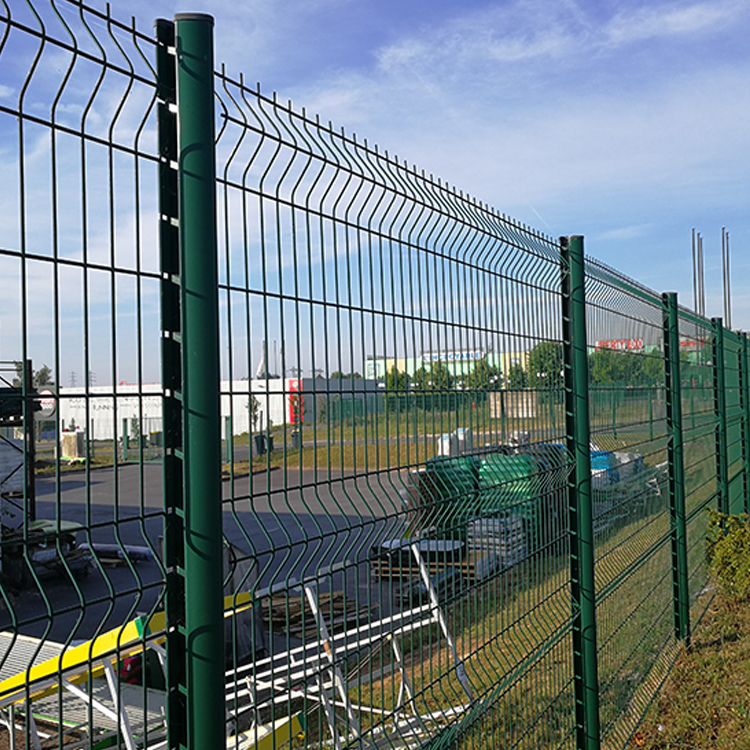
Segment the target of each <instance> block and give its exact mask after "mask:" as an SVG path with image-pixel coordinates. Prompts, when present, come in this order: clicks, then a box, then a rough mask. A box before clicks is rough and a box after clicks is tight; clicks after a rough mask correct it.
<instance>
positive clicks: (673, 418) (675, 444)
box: [662, 292, 690, 644]
mask: <svg viewBox="0 0 750 750" xmlns="http://www.w3.org/2000/svg"><path fill="white" fill-rule="evenodd" d="M662 302H663V303H664V376H665V385H666V397H667V433H668V440H669V442H668V444H667V459H668V466H669V510H670V519H671V529H670V532H671V533H670V536H671V541H672V593H673V598H672V602H673V609H674V631H675V638H677V639H679V640H682V639H684V640H685V641H686V643H688V644H689V641H690V592H689V588H688V563H687V523H686V520H685V457H684V446H683V440H682V393H681V379H680V323H679V317H678V313H677V295H676V294H675V293H673V292H670V293H665V294H663V295H662Z"/></svg>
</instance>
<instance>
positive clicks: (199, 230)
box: [174, 13, 226, 750]
mask: <svg viewBox="0 0 750 750" xmlns="http://www.w3.org/2000/svg"><path fill="white" fill-rule="evenodd" d="M174 20H175V44H176V51H177V120H178V164H179V176H178V180H179V221H180V260H181V282H182V283H181V303H182V373H183V377H182V381H183V383H182V387H183V390H182V398H183V441H184V462H183V466H184V469H183V472H184V473H183V476H184V493H185V494H184V503H185V520H184V529H185V550H184V554H185V680H186V689H187V695H186V713H187V716H186V721H187V746H188V747H189V748H190V750H216V748H219V747H224V744H225V742H226V739H225V725H224V712H225V706H224V624H223V597H222V536H221V534H222V515H221V409H220V401H219V389H220V372H219V295H218V272H217V240H216V236H217V235H216V188H215V179H216V153H215V146H214V140H215V128H214V77H213V73H214V69H213V66H214V63H213V60H214V54H213V25H214V20H213V18H212V17H211V16H208V15H205V14H202V13H180V14H177V15H176V16H175V19H174Z"/></svg>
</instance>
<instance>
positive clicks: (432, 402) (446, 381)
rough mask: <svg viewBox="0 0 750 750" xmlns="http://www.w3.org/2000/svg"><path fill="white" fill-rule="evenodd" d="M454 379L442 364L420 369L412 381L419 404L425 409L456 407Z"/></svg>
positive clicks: (433, 364) (435, 363)
mask: <svg viewBox="0 0 750 750" xmlns="http://www.w3.org/2000/svg"><path fill="white" fill-rule="evenodd" d="M453 383H454V378H453V376H452V375H451V373H450V370H448V368H447V367H446V366H445V365H444V364H443V363H442V362H433V363H432V364H430V365H428V366H427V367H424V366H422V367H420V368H419V369H418V370H417V371H416V372H415V373H414V376H413V377H412V379H411V387H412V390H413V391H416V392H417V393H416V395H417V403H418V404H419V405H420V406H421V407H422V408H424V409H449V408H451V406H453V405H455V403H456V398H455V393H453Z"/></svg>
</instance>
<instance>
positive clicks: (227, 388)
mask: <svg viewBox="0 0 750 750" xmlns="http://www.w3.org/2000/svg"><path fill="white" fill-rule="evenodd" d="M378 392H379V389H378V382H377V381H374V380H348V379H341V380H339V379H331V380H328V379H323V378H275V379H268V380H267V379H265V378H262V379H253V380H235V381H232V382H229V381H223V382H222V383H221V416H222V430H223V429H224V428H225V427H224V426H225V425H226V421H225V420H227V419H228V418H231V426H232V434H234V435H240V434H242V433H244V432H250V431H251V427H252V431H254V432H260V431H263V430H266V429H267V427H268V420H269V419H270V420H271V424H272V425H283V424H297V423H300V422H303V423H304V422H309V421H313V420H316V419H321V418H324V417H325V415H326V414H328V413H330V406H331V402H332V401H336V400H338V401H345V400H362V399H363V398H365V397H366V396H370V397H372V396H377V394H378ZM86 393H87V392H86V390H85V389H84V388H75V387H73V388H60V398H59V402H58V413H59V417H58V418H59V423H60V427H61V429H63V430H69V429H71V428H75V429H81V430H84V429H85V430H87V431H88V433H89V437H90V438H91V439H93V440H112V439H116V438H117V439H119V438H120V437H121V436H122V435H123V433H124V432H125V431H126V432H127V433H128V434H133V420H138V422H137V424H138V431H139V432H140V434H142V435H144V436H145V435H148V434H151V433H157V432H161V431H162V387H161V385H160V384H159V383H146V384H143V385H142V386H138V385H133V384H128V383H120V384H119V385H118V386H116V387H115V388H112V387H108V386H91V387H90V388H89V389H88V397H86ZM251 395H252V397H253V398H255V401H256V403H257V407H256V412H255V416H256V423H255V424H254V425H252V426H251V424H250V409H249V404H250V396H251ZM53 418H54V417H53ZM126 420H127V422H125V421H126Z"/></svg>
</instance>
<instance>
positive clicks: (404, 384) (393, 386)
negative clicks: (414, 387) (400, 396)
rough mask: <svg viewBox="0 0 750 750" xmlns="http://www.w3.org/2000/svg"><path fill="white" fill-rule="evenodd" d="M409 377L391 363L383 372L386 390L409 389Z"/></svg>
mask: <svg viewBox="0 0 750 750" xmlns="http://www.w3.org/2000/svg"><path fill="white" fill-rule="evenodd" d="M409 382H410V378H409V376H408V375H407V374H406V373H405V372H399V370H397V369H396V365H393V367H391V369H390V370H388V372H387V373H386V374H385V389H386V391H406V390H408V389H409Z"/></svg>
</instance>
